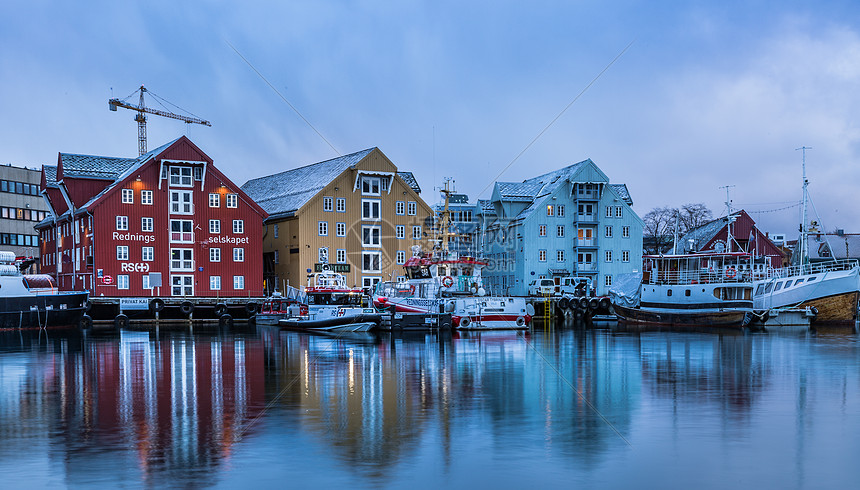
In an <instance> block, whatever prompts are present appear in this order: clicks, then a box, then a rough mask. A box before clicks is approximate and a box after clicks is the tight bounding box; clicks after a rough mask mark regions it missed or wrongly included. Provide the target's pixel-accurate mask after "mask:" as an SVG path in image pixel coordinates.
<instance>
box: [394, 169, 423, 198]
mask: <svg viewBox="0 0 860 490" xmlns="http://www.w3.org/2000/svg"><path fill="white" fill-rule="evenodd" d="M397 176H398V177H400V178H401V179H402V180H403V182H405V183H406V185H408V186H409V187H411V188H412V190H413V191H415V193H416V194H421V186H419V185H418V179H416V178H415V176H414V175H413V174H412V172H397Z"/></svg>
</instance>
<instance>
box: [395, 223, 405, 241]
mask: <svg viewBox="0 0 860 490" xmlns="http://www.w3.org/2000/svg"><path fill="white" fill-rule="evenodd" d="M394 236H395V237H397V238H406V226H404V225H397V226H396V227H395V228H394Z"/></svg>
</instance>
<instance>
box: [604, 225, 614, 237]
mask: <svg viewBox="0 0 860 490" xmlns="http://www.w3.org/2000/svg"><path fill="white" fill-rule="evenodd" d="M603 236H604V237H605V238H612V225H606V227H605V228H604V229H603Z"/></svg>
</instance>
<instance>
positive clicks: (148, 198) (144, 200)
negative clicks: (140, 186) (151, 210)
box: [140, 190, 152, 206]
mask: <svg viewBox="0 0 860 490" xmlns="http://www.w3.org/2000/svg"><path fill="white" fill-rule="evenodd" d="M140 203H141V204H143V205H144V206H152V191H149V190H142V191H140Z"/></svg>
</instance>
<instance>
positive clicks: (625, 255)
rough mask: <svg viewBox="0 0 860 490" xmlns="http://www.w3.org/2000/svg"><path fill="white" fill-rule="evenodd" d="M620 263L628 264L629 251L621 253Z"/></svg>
mask: <svg viewBox="0 0 860 490" xmlns="http://www.w3.org/2000/svg"><path fill="white" fill-rule="evenodd" d="M621 262H630V250H622V251H621Z"/></svg>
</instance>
